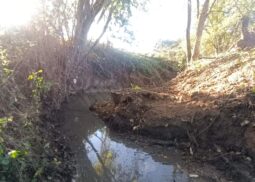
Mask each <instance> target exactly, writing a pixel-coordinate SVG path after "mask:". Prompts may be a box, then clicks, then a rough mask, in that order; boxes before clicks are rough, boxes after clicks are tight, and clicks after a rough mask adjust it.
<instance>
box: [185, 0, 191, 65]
mask: <svg viewBox="0 0 255 182" xmlns="http://www.w3.org/2000/svg"><path fill="white" fill-rule="evenodd" d="M191 6H192V5H191V0H188V17H187V28H186V43H187V63H190V61H191V43H190V25H191V9H192V7H191Z"/></svg>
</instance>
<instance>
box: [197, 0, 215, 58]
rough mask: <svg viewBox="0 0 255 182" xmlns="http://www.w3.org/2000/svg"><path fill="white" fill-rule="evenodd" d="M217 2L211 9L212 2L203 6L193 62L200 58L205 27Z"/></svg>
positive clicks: (207, 2) (208, 1)
mask: <svg viewBox="0 0 255 182" xmlns="http://www.w3.org/2000/svg"><path fill="white" fill-rule="evenodd" d="M215 2H216V0H214V1H213V3H212V4H211V7H210V0H205V2H204V4H203V7H202V11H201V13H200V16H199V20H198V25H197V31H196V41H195V46H194V50H193V55H192V60H194V61H195V60H197V59H198V58H199V55H200V45H201V39H202V35H203V31H204V27H205V22H206V20H207V17H208V15H209V13H210V10H211V9H212V7H213V6H214V4H215Z"/></svg>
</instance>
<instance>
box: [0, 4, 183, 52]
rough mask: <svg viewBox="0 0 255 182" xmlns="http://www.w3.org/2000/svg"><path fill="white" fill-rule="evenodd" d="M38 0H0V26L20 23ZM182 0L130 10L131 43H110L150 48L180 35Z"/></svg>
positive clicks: (141, 49)
mask: <svg viewBox="0 0 255 182" xmlns="http://www.w3.org/2000/svg"><path fill="white" fill-rule="evenodd" d="M36 2H38V0H0V27H7V28H10V27H13V26H21V25H25V24H26V23H28V22H29V21H30V20H31V19H32V17H33V16H34V15H35V13H36V10H37V6H38V5H37V3H36ZM186 9H187V8H186V1H185V0H178V1H176V0H151V2H150V3H149V4H148V6H147V11H146V12H143V11H138V10H135V11H134V12H133V17H132V18H131V19H130V29H131V30H132V31H133V33H134V36H135V41H134V42H133V43H132V45H129V44H125V43H122V42H121V41H117V40H114V41H113V46H114V47H119V48H122V49H126V50H129V51H132V52H140V53H146V52H150V51H151V50H153V47H154V46H155V44H156V43H157V42H158V41H159V40H177V39H179V38H184V36H185V28H186Z"/></svg>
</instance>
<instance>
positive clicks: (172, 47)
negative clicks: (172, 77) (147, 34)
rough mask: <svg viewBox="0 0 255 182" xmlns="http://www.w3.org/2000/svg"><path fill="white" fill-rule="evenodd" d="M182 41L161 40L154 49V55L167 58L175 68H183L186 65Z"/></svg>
mask: <svg viewBox="0 0 255 182" xmlns="http://www.w3.org/2000/svg"><path fill="white" fill-rule="evenodd" d="M183 44H184V43H183V42H182V41H177V42H173V41H161V42H159V43H157V45H156V46H155V49H154V57H156V58H159V59H164V60H168V61H169V62H170V63H171V65H172V67H173V68H175V70H178V71H180V70H183V69H184V68H185V67H186V53H185V51H184V48H183V47H184V45H183Z"/></svg>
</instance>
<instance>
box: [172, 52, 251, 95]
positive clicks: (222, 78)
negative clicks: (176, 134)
mask: <svg viewBox="0 0 255 182" xmlns="http://www.w3.org/2000/svg"><path fill="white" fill-rule="evenodd" d="M254 74H255V52H254V51H253V52H252V51H251V52H239V53H231V54H229V55H224V56H222V57H220V58H218V59H216V60H201V61H199V62H197V63H194V64H193V65H192V66H191V67H190V68H188V69H187V70H186V71H184V72H183V73H181V74H180V75H179V76H178V77H177V78H176V79H175V80H173V82H172V83H173V84H174V87H175V88H176V89H178V90H179V92H181V93H185V94H189V95H192V93H194V92H198V93H207V94H210V95H230V94H238V93H241V92H247V90H251V89H252V88H253V86H254V84H255V77H254V76H255V75H254Z"/></svg>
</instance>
